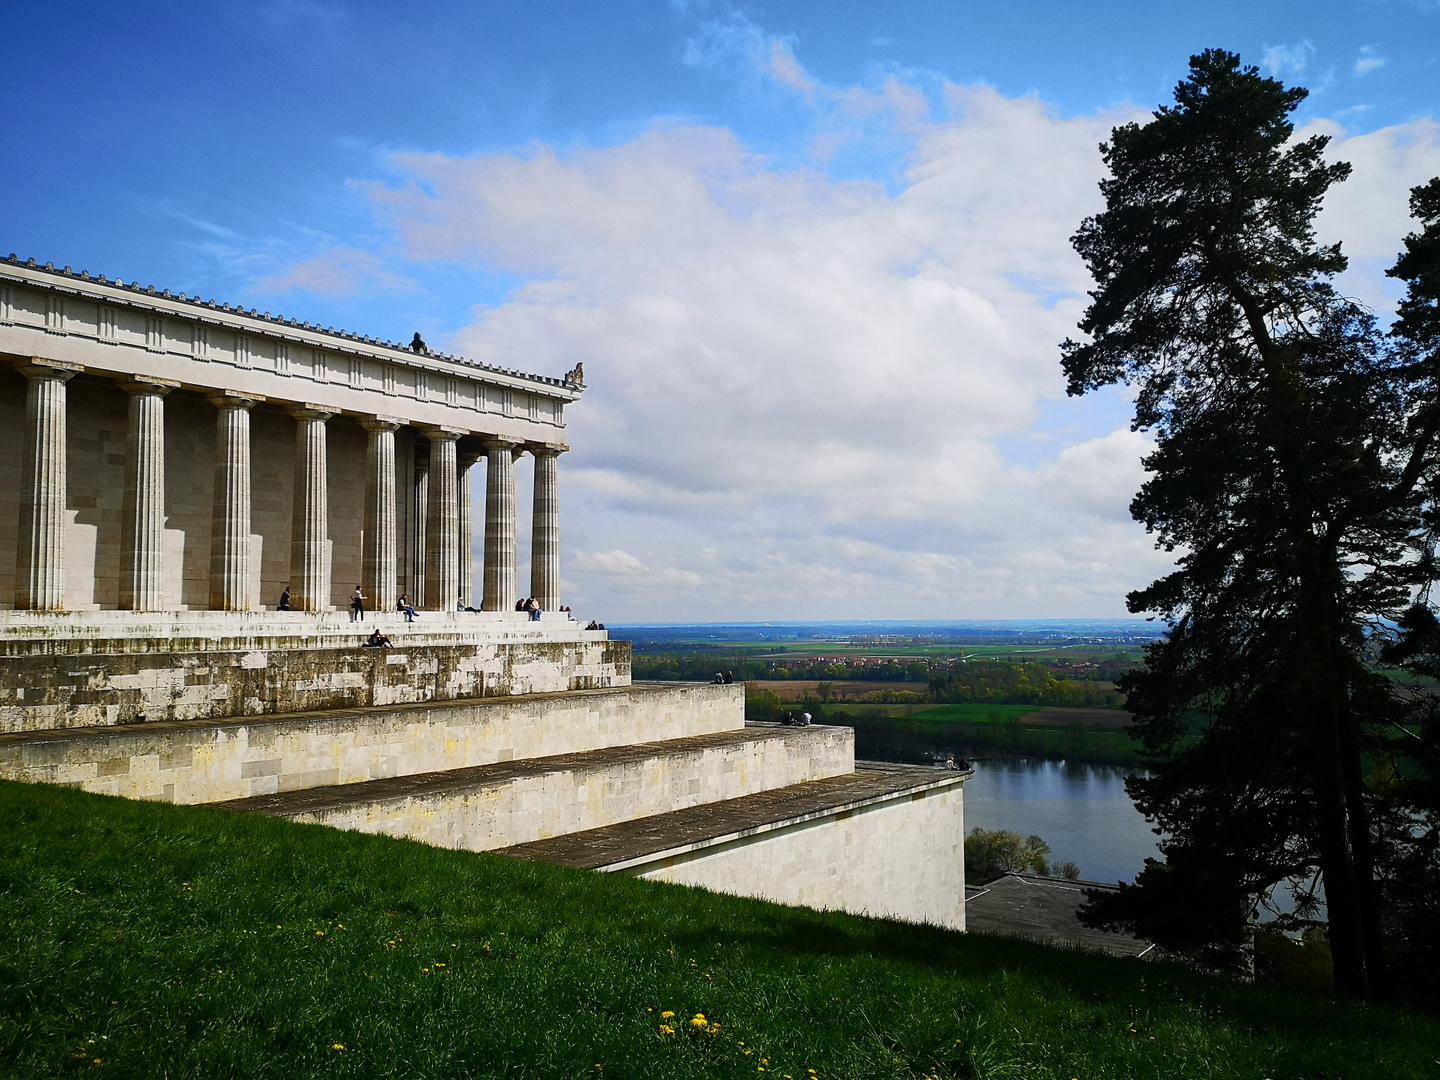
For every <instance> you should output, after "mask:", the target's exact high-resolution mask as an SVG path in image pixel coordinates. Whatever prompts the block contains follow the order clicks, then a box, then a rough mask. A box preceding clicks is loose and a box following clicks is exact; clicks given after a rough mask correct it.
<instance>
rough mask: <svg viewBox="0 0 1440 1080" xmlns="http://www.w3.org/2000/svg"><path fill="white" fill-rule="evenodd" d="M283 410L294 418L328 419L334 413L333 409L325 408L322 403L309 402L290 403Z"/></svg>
mask: <svg viewBox="0 0 1440 1080" xmlns="http://www.w3.org/2000/svg"><path fill="white" fill-rule="evenodd" d="M285 411H286V412H288V413H289V414H290V415H291V416H293V417H294V418H295V419H296V420H329V419H330V418H331V417H332V416H334V415H335V410H334V409H327V408H326V407H325V406H324V405H312V404H310V403H309V402H302V403H300V404H298V405H291V406H289V407H287V408H286V410H285Z"/></svg>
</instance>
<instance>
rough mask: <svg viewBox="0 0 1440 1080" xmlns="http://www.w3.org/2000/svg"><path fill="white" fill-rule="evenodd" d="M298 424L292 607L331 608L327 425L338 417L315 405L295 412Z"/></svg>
mask: <svg viewBox="0 0 1440 1080" xmlns="http://www.w3.org/2000/svg"><path fill="white" fill-rule="evenodd" d="M290 415H291V416H293V417H294V418H295V511H294V513H293V514H292V516H291V519H290V607H291V608H292V609H293V610H295V611H325V610H327V609H328V608H329V607H330V560H329V559H328V558H327V557H326V555H327V551H326V543H325V542H326V540H327V539H328V538H329V534H330V529H329V523H328V520H327V514H326V506H325V500H326V497H327V495H328V485H327V482H326V477H325V421H327V420H329V419H330V417H331V416H333V415H334V414H333V413H331V412H328V411H326V410H325V409H322V408H320V407H319V406H315V405H304V406H301V407H299V408H296V409H291V410H290Z"/></svg>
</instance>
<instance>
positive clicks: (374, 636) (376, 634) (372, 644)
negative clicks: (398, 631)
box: [360, 626, 390, 649]
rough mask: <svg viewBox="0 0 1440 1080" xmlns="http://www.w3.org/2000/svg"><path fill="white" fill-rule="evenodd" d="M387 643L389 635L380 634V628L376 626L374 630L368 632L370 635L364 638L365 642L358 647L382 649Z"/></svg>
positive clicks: (388, 643) (388, 642)
mask: <svg viewBox="0 0 1440 1080" xmlns="http://www.w3.org/2000/svg"><path fill="white" fill-rule="evenodd" d="M389 645H390V638H389V636H388V635H386V634H382V633H381V632H380V628H379V627H378V626H377V627H376V628H375V629H374V630H372V631H371V632H370V636H369V637H368V638H366V639H365V643H364V644H363V645H361V646H360V647H361V648H362V649H384V648H387V647H388V646H389Z"/></svg>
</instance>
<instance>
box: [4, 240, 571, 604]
mask: <svg viewBox="0 0 1440 1080" xmlns="http://www.w3.org/2000/svg"><path fill="white" fill-rule="evenodd" d="M7 359H8V360H9V363H8V364H3V363H0V462H4V463H5V464H4V465H3V466H0V607H11V606H13V607H18V608H22V609H27V610H36V611H51V610H68V611H87V610H104V609H112V608H125V609H129V610H140V611H146V610H195V609H207V608H208V609H217V610H243V609H245V608H251V609H254V608H257V607H273V606H275V605H276V603H277V601H278V598H279V596H280V593H281V591H282V590H283V589H284V588H285V587H286V585H289V586H291V589H292V607H294V608H296V609H297V610H313V611H324V610H327V609H329V608H331V607H339V608H341V609H342V610H343V609H344V608H345V607H346V606H347V605H348V602H349V596H350V593H351V590H353V589H354V587H355V586H356V585H357V584H361V585H362V586H367V587H368V588H369V590H370V591H371V592H372V593H378V594H379V596H378V599H379V600H380V601H381V602H384V603H385V604H386V605H387V606H393V603H394V599H395V596H394V593H395V591H396V590H398V591H399V592H403V593H407V594H409V595H410V597H411V599H412V601H413V600H415V599H416V598H417V597H420V596H423V597H424V598H425V600H426V603H425V605H424V606H426V607H428V608H431V609H434V610H449V609H452V608H454V606H455V604H456V601H457V599H459V597H460V593H461V589H462V587H463V585H464V584H465V583H468V582H470V581H472V580H473V577H474V574H473V567H472V566H471V563H472V561H473V552H472V551H471V550H470V548H469V546H468V545H467V546H466V547H465V548H464V549H463V550H462V548H461V539H462V529H461V525H462V521H461V519H462V507H461V505H460V504H461V496H460V493H459V490H458V485H459V482H460V476H461V471H462V468H463V471H464V475H465V476H466V477H467V479H468V477H469V475H470V467H471V463H473V462H475V461H476V460H478V459H479V458H480V457H482V456H484V457H485V458H486V460H487V461H489V462H490V466H489V467H487V470H488V471H487V474H486V481H485V482H486V486H487V492H486V506H487V515H486V524H487V525H488V526H489V527H490V529H491V532H490V533H487V535H486V537H485V545H486V549H487V550H489V551H493V552H495V553H496V556H495V557H496V558H498V559H500V560H502V561H503V565H499V564H490V565H488V568H487V570H486V580H487V581H492V580H493V581H495V582H498V583H500V585H501V586H502V587H500V588H498V589H494V590H491V591H490V594H489V595H490V596H491V600H492V603H491V604H490V605H489V608H490V610H505V609H506V608H507V606H511V605H513V603H514V600H515V595H516V594H517V591H518V588H517V585H516V582H515V557H516V545H515V535H514V533H515V528H516V515H515V492H514V482H515V481H514V471H513V463H514V460H515V459H516V458H518V457H520V456H522V455H525V454H527V453H530V452H532V451H534V452H537V453H540V454H541V455H542V456H543V457H544V459H545V464H544V466H543V467H542V470H541V472H542V484H541V488H542V489H543V490H544V491H545V492H547V493H551V492H553V491H555V490H556V488H555V461H554V458H555V455H556V454H557V453H559V452H560V451H562V450H564V449H565V447H564V442H563V439H564V408H565V406H566V405H567V404H569V403H570V402H573V401H575V400H577V399H578V398H579V397H580V395H581V393H582V390H583V388H582V387H581V386H580V384H579V382H578V380H577V379H573V378H572V379H571V380H569V381H567V380H563V379H550V378H543V377H540V376H534V375H524V374H521V373H519V372H514V371H503V370H500V369H495V368H489V367H484V366H481V365H478V364H474V363H471V362H469V361H466V360H463V359H460V358H457V357H451V356H439V355H432V354H430V353H429V352H428V351H423V352H422V351H414V350H409V349H404V348H401V347H399V346H397V345H394V344H392V343H389V342H379V341H375V340H373V339H369V338H363V337H360V336H358V335H355V334H349V333H346V332H344V331H339V332H337V331H334V330H331V329H322V328H320V327H318V326H313V327H312V326H310V325H309V324H297V323H296V322H295V321H294V320H288V321H287V320H283V319H278V318H271V317H270V316H269V315H268V314H265V315H260V314H257V313H255V312H253V311H250V312H247V311H244V310H242V309H239V308H232V307H230V306H229V305H224V304H220V305H217V304H215V303H214V302H213V301H211V302H208V303H201V302H199V300H198V298H186V297H185V296H183V294H182V295H181V296H171V295H170V294H169V293H168V292H160V293H157V292H156V291H155V290H154V289H153V288H152V289H141V288H139V286H138V285H128V286H127V285H124V284H122V283H120V282H114V281H108V280H105V279H103V278H91V277H90V276H89V275H88V274H81V275H77V274H73V273H71V272H70V271H69V270H68V268H67V269H65V270H59V271H57V270H54V269H53V268H50V267H37V266H35V265H33V262H32V263H29V264H21V263H19V262H18V261H16V260H14V259H12V260H11V261H9V262H4V263H0V362H3V361H4V360H7ZM239 415H244V416H245V417H246V419H244V420H242V419H240V418H239ZM377 423H379V424H382V425H385V426H386V427H387V428H388V430H389V431H390V432H392V433H393V436H392V437H393V443H392V444H391V446H392V452H390V453H389V454H387V455H383V456H382V457H380V458H376V457H375V455H374V453H373V452H372V447H371V445H370V442H371V440H370V437H369V434H368V433H367V430H366V429H367V426H368V427H371V428H373V427H374V426H375V425H376V424H377ZM247 426H248V431H246V430H245V429H246V427H247ZM502 444H503V445H504V446H505V447H506V449H507V453H508V458H507V460H505V461H503V462H498V463H497V457H496V455H495V453H494V452H492V451H491V450H490V447H491V446H492V445H502ZM432 459H433V462H434V464H433V465H432ZM377 461H378V462H379V463H380V464H381V465H382V466H383V471H382V469H381V468H379V467H377V464H376V463H377ZM461 462H464V465H463V466H462V465H461ZM217 480H218V482H217ZM422 484H423V485H424V488H423V490H422V489H421V485H422ZM431 489H433V494H432V490H431ZM467 495H468V492H467ZM382 501H383V502H384V504H385V506H386V508H387V511H388V508H389V506H390V505H392V503H393V505H394V507H395V510H394V512H393V514H391V513H388V512H387V513H385V514H380V513H379V511H378V507H379V504H380V502H382ZM367 507H370V509H371V514H370V519H369V520H368V521H367ZM489 508H504V509H505V510H506V512H505V513H501V514H499V515H498V516H494V515H491V514H490V513H488V509H489ZM554 508H555V504H554V501H553V498H551V497H549V496H547V498H546V499H545V500H544V501H543V505H541V506H540V507H539V511H540V513H541V514H542V518H543V520H542V528H541V529H540V530H539V532H538V534H537V535H538V536H539V537H540V538H541V543H542V544H543V545H546V546H544V548H543V550H541V551H539V552H538V554H539V556H540V558H539V560H538V562H537V566H538V567H539V572H540V574H541V580H540V581H538V582H537V583H536V584H537V585H538V586H539V587H538V588H536V587H534V586H532V587H531V588H530V589H529V592H530V594H542V593H543V594H544V595H545V596H546V597H547V598H549V599H550V601H551V605H552V607H558V602H559V597H558V593H557V591H556V586H557V582H558V575H556V574H555V572H554V568H555V567H556V566H557V565H558V558H559V531H558V527H557V525H556V522H557V520H558V516H557V514H556V513H555V512H554ZM367 528H368V529H369V530H370V532H371V534H372V541H374V542H372V543H371V544H370V546H369V562H368V564H367V561H366V560H367V556H366V550H367V548H366V530H367ZM378 528H384V529H386V530H391V529H393V531H394V542H393V543H390V542H384V541H382V540H378V539H377V538H375V537H374V536H373V534H374V533H375V531H376V529H378ZM497 530H498V531H497ZM427 571H428V576H429V578H431V579H433V580H431V581H430V582H429V585H430V587H429V588H428V589H426V587H425V586H426V584H427V581H426V576H427ZM367 572H368V574H369V578H368V580H367V578H366V574H367ZM392 577H393V579H394V581H395V585H394V586H393V587H392V586H390V585H389V582H390V581H391V579H392ZM465 599H466V600H467V601H470V600H471V599H472V598H471V597H469V596H467V597H465Z"/></svg>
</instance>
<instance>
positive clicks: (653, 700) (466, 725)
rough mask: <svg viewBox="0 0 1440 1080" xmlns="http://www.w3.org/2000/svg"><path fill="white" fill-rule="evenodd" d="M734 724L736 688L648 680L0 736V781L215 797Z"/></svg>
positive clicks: (737, 722) (740, 700)
mask: <svg viewBox="0 0 1440 1080" xmlns="http://www.w3.org/2000/svg"><path fill="white" fill-rule="evenodd" d="M743 727H744V696H743V688H742V687H739V686H711V685H707V684H692V685H685V684H667V683H651V684H644V685H640V686H633V687H622V688H618V689H611V690H589V691H575V692H570V693H562V694H544V695H529V696H522V697H512V698H494V699H486V700H483V701H466V702H455V703H450V704H433V705H411V706H400V707H394V708H371V709H354V710H338V711H334V712H321V713H302V714H299V715H290V716H275V717H264V718H260V719H255V720H243V721H228V722H226V721H220V722H217V721H179V722H168V723H154V724H135V725H128V726H124V727H111V728H93V727H92V728H74V729H71V730H66V731H46V732H36V733H25V734H11V735H0V778H3V779H7V780H22V781H27V782H32V783H51V784H67V785H71V786H75V787H80V788H83V789H84V790H86V791H94V792H98V793H101V794H106V795H121V796H124V797H126V798H132V799H163V800H165V801H167V802H178V803H196V802H217V801H221V800H227V799H241V798H249V797H251V796H255V795H271V794H275V793H276V792H280V791H296V790H299V789H302V788H308V787H316V786H319V785H322V784H356V783H362V782H364V781H369V780H379V779H383V778H387V777H396V776H409V775H411V774H414V773H422V772H435V771H438V770H447V769H465V768H469V767H472V766H476V765H490V764H494V763H496V762H508V761H517V762H518V761H523V760H525V759H529V758H538V757H553V756H554V755H557V754H577V753H583V752H585V751H589V750H598V749H603V748H606V747H616V746H627V745H630V744H632V743H655V742H662V741H665V740H673V739H684V738H689V737H693V736H697V735H706V734H711V733H714V732H722V731H731V732H733V731H740V730H741V729H742V728H743Z"/></svg>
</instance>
